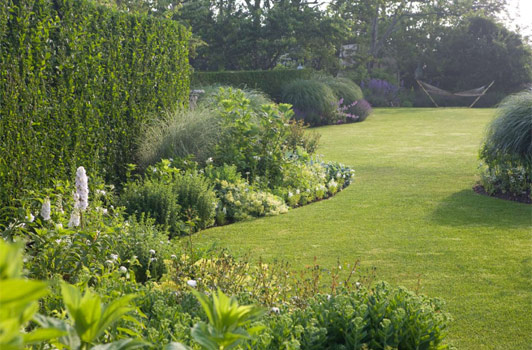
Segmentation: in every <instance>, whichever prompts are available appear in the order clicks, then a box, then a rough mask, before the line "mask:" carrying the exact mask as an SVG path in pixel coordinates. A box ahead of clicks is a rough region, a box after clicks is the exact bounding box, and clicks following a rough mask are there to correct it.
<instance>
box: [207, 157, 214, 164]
mask: <svg viewBox="0 0 532 350" xmlns="http://www.w3.org/2000/svg"><path fill="white" fill-rule="evenodd" d="M212 162H213V160H212V157H209V158H207V160H206V161H205V163H207V164H212Z"/></svg>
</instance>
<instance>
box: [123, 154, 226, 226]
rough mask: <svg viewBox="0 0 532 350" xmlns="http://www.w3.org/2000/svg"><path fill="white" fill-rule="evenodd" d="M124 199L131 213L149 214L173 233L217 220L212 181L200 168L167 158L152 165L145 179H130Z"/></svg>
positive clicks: (138, 214) (139, 215)
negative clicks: (181, 165) (178, 165)
mask: <svg viewBox="0 0 532 350" xmlns="http://www.w3.org/2000/svg"><path fill="white" fill-rule="evenodd" d="M121 202H122V204H123V205H124V206H125V207H126V212H127V213H128V214H130V215H135V217H137V218H142V217H143V216H144V215H147V216H150V217H152V218H154V219H155V221H156V222H157V223H158V224H159V225H162V227H163V228H164V229H168V230H169V231H170V233H171V234H172V235H176V234H178V235H179V234H186V233H190V232H195V231H196V230H200V229H205V228H206V227H208V226H210V225H212V224H213V223H214V215H215V208H216V196H215V194H214V192H213V190H212V188H211V184H210V182H209V181H208V180H207V179H206V178H205V177H204V176H203V175H202V174H200V173H198V172H195V171H188V172H183V171H181V170H179V169H177V168H174V167H172V165H171V162H170V161H168V160H163V161H162V162H160V163H158V164H156V165H155V166H151V167H149V168H148V169H147V172H146V176H145V177H144V178H143V179H137V180H135V181H132V182H130V183H128V184H127V185H126V187H125V189H124V192H123V193H122V196H121Z"/></svg>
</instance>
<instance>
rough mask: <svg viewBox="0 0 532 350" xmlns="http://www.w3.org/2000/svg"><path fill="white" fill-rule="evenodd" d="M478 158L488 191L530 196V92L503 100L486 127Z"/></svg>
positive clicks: (531, 187) (531, 175) (531, 114)
mask: <svg viewBox="0 0 532 350" xmlns="http://www.w3.org/2000/svg"><path fill="white" fill-rule="evenodd" d="M480 159H481V160H482V161H483V162H484V163H485V164H486V168H483V172H482V179H481V182H482V184H483V186H484V188H485V189H486V191H487V192H488V193H490V194H493V193H495V192H502V193H506V192H510V193H512V194H515V195H523V194H528V195H529V196H532V193H531V189H532V92H530V91H527V92H523V93H520V94H517V95H513V96H510V97H509V98H507V99H506V100H504V101H503V102H502V103H501V105H500V107H499V109H498V111H497V117H496V118H495V119H494V120H493V122H492V123H491V125H490V126H489V128H488V131H487V134H486V138H485V140H484V144H483V146H482V148H481V150H480Z"/></svg>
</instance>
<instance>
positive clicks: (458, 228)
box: [193, 108, 532, 349]
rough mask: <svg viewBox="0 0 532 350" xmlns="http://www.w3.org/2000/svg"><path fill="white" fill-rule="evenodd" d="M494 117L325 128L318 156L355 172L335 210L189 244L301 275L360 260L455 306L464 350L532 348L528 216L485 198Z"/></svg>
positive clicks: (391, 116) (383, 118)
mask: <svg viewBox="0 0 532 350" xmlns="http://www.w3.org/2000/svg"><path fill="white" fill-rule="evenodd" d="M493 117H494V110H493V109H462V108H441V109H429V108H427V109H406V108H401V109H399V108H389V109H375V111H374V113H373V114H372V115H371V116H370V117H369V118H368V119H367V120H366V121H365V122H363V123H357V124H347V125H339V126H327V127H322V128H318V129H316V130H317V131H319V132H320V133H321V134H322V139H321V146H320V148H319V150H318V153H319V154H321V155H322V156H323V158H324V159H326V160H334V161H339V162H342V163H344V164H347V165H349V166H352V167H353V168H355V170H356V178H355V181H354V183H353V184H352V185H351V186H349V187H348V188H347V189H345V190H344V191H342V192H341V193H339V194H338V195H336V196H334V197H333V198H331V199H328V200H324V201H321V202H317V203H313V204H310V205H307V206H305V207H302V208H298V209H295V210H291V211H290V212H289V213H288V214H285V215H281V216H276V217H268V218H262V219H258V220H253V221H248V222H241V223H237V224H233V225H228V226H224V227H216V228H212V229H209V230H206V231H203V232H200V233H199V234H197V235H195V236H194V237H193V240H194V242H195V243H196V244H199V245H208V244H212V243H217V244H219V245H220V246H224V247H228V248H229V249H230V250H233V251H236V252H250V253H251V254H252V255H253V256H256V257H258V256H261V257H262V258H264V259H266V260H268V259H270V260H271V259H274V258H282V259H285V260H288V261H290V262H291V263H292V264H293V265H294V266H295V267H303V266H305V265H307V264H311V263H312V261H313V258H314V257H317V258H318V261H319V262H320V263H321V264H323V265H328V266H332V265H333V264H335V263H336V261H337V260H338V259H340V260H341V261H343V262H352V261H355V260H357V259H360V260H361V266H362V267H364V268H371V267H373V266H374V267H376V268H377V277H378V279H381V280H386V281H388V282H390V283H393V284H398V285H403V286H405V287H408V288H411V289H415V288H416V286H417V284H418V279H420V281H421V288H420V291H421V292H422V293H424V294H427V295H429V296H432V297H440V298H442V299H444V300H445V301H446V302H447V310H448V311H450V312H451V314H452V315H453V318H454V321H453V322H452V325H451V328H450V330H449V337H448V340H449V341H450V342H451V343H452V344H453V345H455V346H456V347H457V348H459V349H531V344H532V206H530V205H526V204H521V203H515V202H509V201H504V200H501V199H496V198H490V197H486V196H481V195H478V194H476V193H474V192H473V191H472V189H471V188H472V186H473V185H474V184H475V182H476V180H477V167H478V163H479V161H478V157H477V155H478V149H479V146H480V143H481V140H482V136H483V134H484V131H485V128H486V126H487V124H488V123H489V121H490V120H492V118H493Z"/></svg>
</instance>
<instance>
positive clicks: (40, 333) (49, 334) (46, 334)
mask: <svg viewBox="0 0 532 350" xmlns="http://www.w3.org/2000/svg"><path fill="white" fill-rule="evenodd" d="M66 334H67V333H66V331H63V330H60V329H57V328H38V329H36V330H34V331H33V332H31V333H27V334H24V336H23V339H24V343H26V344H35V343H41V342H44V341H46V340H50V339H56V338H59V337H62V336H64V335H66Z"/></svg>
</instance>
